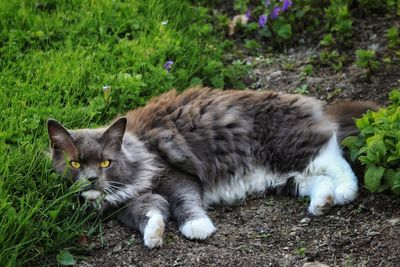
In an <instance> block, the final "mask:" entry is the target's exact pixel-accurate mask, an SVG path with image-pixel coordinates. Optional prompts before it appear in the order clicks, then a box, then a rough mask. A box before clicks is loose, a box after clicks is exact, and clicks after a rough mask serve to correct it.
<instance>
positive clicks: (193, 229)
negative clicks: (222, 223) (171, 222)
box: [180, 217, 217, 240]
mask: <svg viewBox="0 0 400 267" xmlns="http://www.w3.org/2000/svg"><path fill="white" fill-rule="evenodd" d="M215 230H217V228H215V226H214V224H213V223H212V221H211V220H210V218H208V217H203V218H198V219H193V220H190V221H187V222H185V223H184V224H183V225H182V226H181V227H180V231H181V233H182V234H183V235H184V236H185V237H187V238H189V239H200V240H204V239H206V238H207V237H209V236H211V235H212V234H213V233H214V232H215Z"/></svg>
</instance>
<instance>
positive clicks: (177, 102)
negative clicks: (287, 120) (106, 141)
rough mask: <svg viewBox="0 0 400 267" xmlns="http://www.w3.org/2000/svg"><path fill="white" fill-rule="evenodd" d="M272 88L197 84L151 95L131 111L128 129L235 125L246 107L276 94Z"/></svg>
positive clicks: (128, 116)
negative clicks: (270, 89)
mask: <svg viewBox="0 0 400 267" xmlns="http://www.w3.org/2000/svg"><path fill="white" fill-rule="evenodd" d="M276 96H277V94H276V93H273V92H255V91H239V90H226V91H222V90H215V89H210V88H203V87H196V88H191V89H187V90H185V91H184V92H182V93H180V94H179V93H177V92H176V91H175V90H172V91H169V92H167V93H164V94H162V95H160V96H158V97H156V98H154V99H152V100H151V101H150V102H149V103H148V104H147V105H146V106H144V107H141V108H138V109H135V110H132V111H130V112H128V114H127V119H128V126H127V127H128V128H127V129H128V131H132V132H134V133H135V134H138V135H141V134H145V132H148V131H149V130H152V129H154V128H159V127H164V128H165V127H166V128H168V127H169V126H171V124H173V126H174V127H177V128H179V130H180V131H185V130H188V129H189V128H190V129H193V128H198V127H206V128H207V127H222V126H227V125H228V128H229V127H230V128H234V125H229V124H230V123H231V122H232V121H233V120H240V119H241V118H242V117H245V116H246V114H245V113H244V111H248V108H251V107H255V106H256V104H257V103H262V102H264V100H265V99H272V98H276Z"/></svg>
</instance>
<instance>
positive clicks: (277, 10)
mask: <svg viewBox="0 0 400 267" xmlns="http://www.w3.org/2000/svg"><path fill="white" fill-rule="evenodd" d="M279 13H281V7H280V6H276V7H274V10H272V12H271V19H276V18H277V17H278V16H279Z"/></svg>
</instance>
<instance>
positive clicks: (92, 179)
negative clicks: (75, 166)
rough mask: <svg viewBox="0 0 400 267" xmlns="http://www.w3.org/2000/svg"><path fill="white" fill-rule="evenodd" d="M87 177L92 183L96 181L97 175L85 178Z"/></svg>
mask: <svg viewBox="0 0 400 267" xmlns="http://www.w3.org/2000/svg"><path fill="white" fill-rule="evenodd" d="M87 179H88V181H89V182H90V183H94V182H96V181H97V179H98V177H97V176H92V177H89V178H87Z"/></svg>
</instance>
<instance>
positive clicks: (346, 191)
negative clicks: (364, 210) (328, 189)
mask: <svg viewBox="0 0 400 267" xmlns="http://www.w3.org/2000/svg"><path fill="white" fill-rule="evenodd" d="M357 193H358V185H357V183H353V184H344V185H339V186H337V187H336V188H335V199H334V203H335V205H344V204H347V203H350V202H352V201H353V200H354V199H356V198H357Z"/></svg>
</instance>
